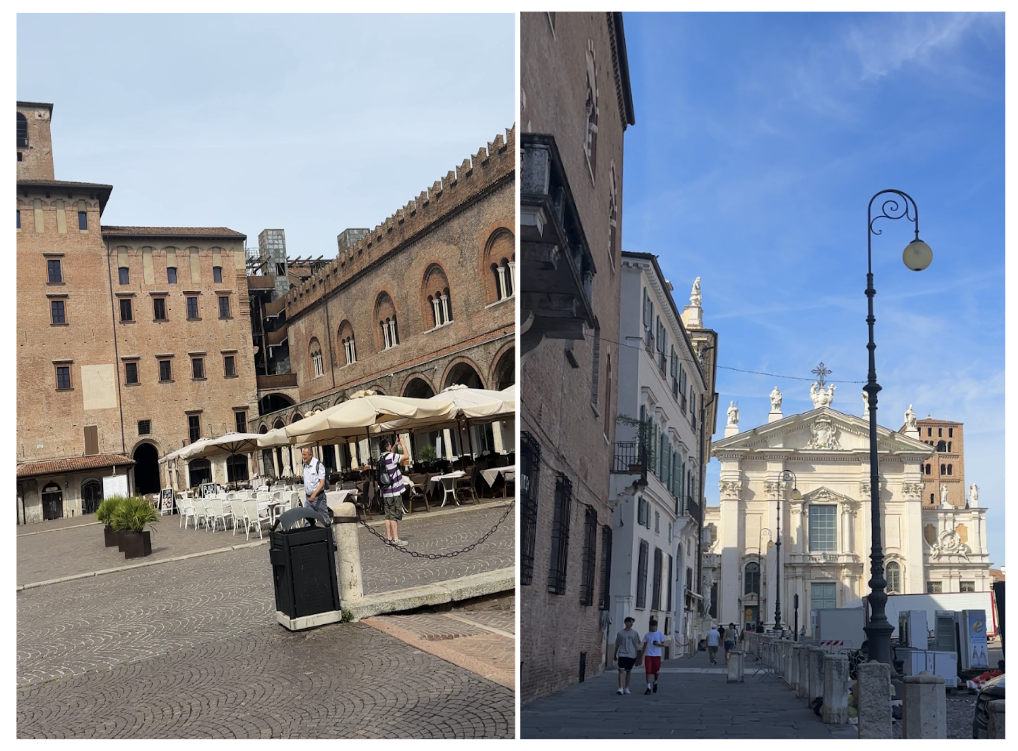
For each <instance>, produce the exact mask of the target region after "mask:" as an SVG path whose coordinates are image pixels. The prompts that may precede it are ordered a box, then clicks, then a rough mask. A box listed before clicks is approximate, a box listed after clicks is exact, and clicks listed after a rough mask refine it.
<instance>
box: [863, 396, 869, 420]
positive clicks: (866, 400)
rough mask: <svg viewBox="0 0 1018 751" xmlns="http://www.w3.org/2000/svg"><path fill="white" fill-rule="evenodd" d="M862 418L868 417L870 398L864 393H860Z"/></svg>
mask: <svg viewBox="0 0 1018 751" xmlns="http://www.w3.org/2000/svg"><path fill="white" fill-rule="evenodd" d="M862 416H863V417H866V418H868V417H869V416H870V397H869V395H868V394H867V393H866V392H865V391H863V392H862Z"/></svg>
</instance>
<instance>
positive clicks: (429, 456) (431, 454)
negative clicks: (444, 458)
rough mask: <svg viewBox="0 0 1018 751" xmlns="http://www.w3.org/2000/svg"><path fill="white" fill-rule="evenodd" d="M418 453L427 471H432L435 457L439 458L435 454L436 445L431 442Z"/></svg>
mask: <svg viewBox="0 0 1018 751" xmlns="http://www.w3.org/2000/svg"><path fill="white" fill-rule="evenodd" d="M418 454H419V458H420V460H421V464H423V465H424V467H425V468H426V469H427V471H429V472H430V471H431V467H432V465H433V464H434V463H435V459H436V458H437V455H436V454H435V447H434V446H432V445H431V444H430V443H429V444H427V445H426V446H423V447H421V450H420V451H419V452H418Z"/></svg>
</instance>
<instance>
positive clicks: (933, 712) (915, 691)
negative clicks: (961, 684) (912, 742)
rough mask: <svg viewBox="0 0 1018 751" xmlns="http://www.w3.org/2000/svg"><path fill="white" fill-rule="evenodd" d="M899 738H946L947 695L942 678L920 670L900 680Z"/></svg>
mask: <svg viewBox="0 0 1018 751" xmlns="http://www.w3.org/2000/svg"><path fill="white" fill-rule="evenodd" d="M901 682H902V684H903V685H904V689H905V697H904V700H903V701H902V706H901V709H902V723H901V737H902V738H947V694H946V690H945V684H944V677H943V676H941V675H930V674H929V673H927V672H925V671H924V672H922V673H920V674H919V675H906V676H904V677H903V678H902V679H901Z"/></svg>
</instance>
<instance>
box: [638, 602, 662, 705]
mask: <svg viewBox="0 0 1018 751" xmlns="http://www.w3.org/2000/svg"><path fill="white" fill-rule="evenodd" d="M664 645H665V635H664V634H662V633H661V632H660V631H658V630H657V619H656V618H651V619H650V631H648V632H647V633H646V635H645V636H644V637H643V669H644V671H645V672H646V674H647V690H646V691H644V692H643V693H644V695H646V694H650V693H654V694H656V693H657V674H658V673H659V672H660V671H661V647H663V646H664ZM652 675H653V676H654V681H653V682H651V680H650V677H651V676H652Z"/></svg>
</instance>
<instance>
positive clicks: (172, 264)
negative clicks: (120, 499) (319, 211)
mask: <svg viewBox="0 0 1018 751" xmlns="http://www.w3.org/2000/svg"><path fill="white" fill-rule="evenodd" d="M52 111H53V106H52V105H51V104H44V103H33V102H18V104H17V155H18V159H17V220H18V229H17V305H18V320H17V339H18V361H17V366H18V385H17V388H18V420H17V425H18V427H17V462H18V468H17V477H18V488H17V493H18V518H19V520H20V521H39V520H42V519H43V518H60V517H63V516H70V515H80V514H82V513H88V512H90V511H92V510H94V507H95V505H96V503H97V502H98V500H99V499H100V498H101V496H102V488H103V481H104V478H105V477H109V476H110V475H112V474H120V475H124V474H125V471H126V473H127V477H128V486H129V489H130V490H131V491H132V492H142V493H148V492H156V491H158V490H159V488H160V487H161V486H162V487H165V486H167V484H168V483H169V481H170V478H169V477H168V476H165V475H163V476H160V471H159V468H158V464H157V462H158V457H159V456H162V455H164V454H166V453H169V452H170V451H173V450H175V449H177V448H180V447H181V445H183V444H184V443H187V442H189V441H191V440H194V439H195V438H196V437H198V436H208V435H220V434H221V433H223V432H226V431H228V430H236V429H237V427H238V426H244V425H245V424H246V420H247V417H248V413H249V412H250V411H251V410H252V409H255V408H256V406H255V405H256V397H255V393H256V392H255V378H254V371H253V368H252V366H251V364H252V362H253V354H252V345H251V337H250V325H249V322H248V293H247V283H246V274H245V270H244V239H245V237H244V235H243V234H241V233H238V232H234V231H232V230H229V229H225V228H208V227H192V228H182V227H103V226H102V224H101V216H102V212H103V210H104V209H105V207H106V204H107V202H108V201H109V199H110V194H111V192H112V190H113V188H112V186H110V185H103V184H99V183H84V182H69V181H64V180H56V179H54V169H53V149H52V138H51V134H50V119H51V116H52ZM218 465H219V466H208V465H203V466H201V467H199V466H197V465H196V466H195V467H194V469H195V470H196V472H195V479H197V478H198V477H202V476H208V475H209V474H210V473H211V474H213V475H214V476H215V478H216V479H217V480H223V481H225V480H226V479H227V475H228V472H229V473H230V474H232V473H233V472H234V470H236V471H237V472H244V471H247V469H246V467H243V468H242V467H236V468H229V469H228V468H227V467H226V464H225V462H219V463H218ZM178 481H180V482H186V481H187V477H186V476H185V477H184V478H178Z"/></svg>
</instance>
